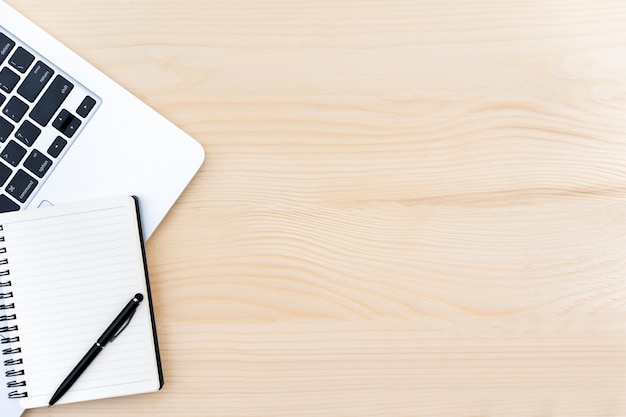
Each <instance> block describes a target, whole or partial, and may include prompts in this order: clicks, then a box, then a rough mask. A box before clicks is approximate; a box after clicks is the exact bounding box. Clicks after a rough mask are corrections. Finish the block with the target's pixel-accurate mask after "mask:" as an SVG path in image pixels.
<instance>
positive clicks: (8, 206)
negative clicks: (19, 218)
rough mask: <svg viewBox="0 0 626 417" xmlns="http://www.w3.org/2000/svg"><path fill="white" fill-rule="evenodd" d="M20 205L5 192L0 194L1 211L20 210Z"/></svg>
mask: <svg viewBox="0 0 626 417" xmlns="http://www.w3.org/2000/svg"><path fill="white" fill-rule="evenodd" d="M19 209H20V206H19V205H17V204H16V203H15V202H14V201H13V200H11V199H10V198H9V197H7V196H6V195H4V194H0V213H6V212H7V211H18V210H19Z"/></svg>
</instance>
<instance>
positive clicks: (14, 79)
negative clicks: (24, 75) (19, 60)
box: [0, 68, 20, 93]
mask: <svg viewBox="0 0 626 417" xmlns="http://www.w3.org/2000/svg"><path fill="white" fill-rule="evenodd" d="M19 81H20V76H19V75H17V74H16V73H14V72H13V71H11V70H10V69H9V68H2V71H0V88H1V89H2V90H3V91H5V92H7V93H10V92H11V91H13V89H14V88H15V86H16V85H17V83H18V82H19Z"/></svg>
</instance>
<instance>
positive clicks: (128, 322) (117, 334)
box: [109, 310, 137, 342]
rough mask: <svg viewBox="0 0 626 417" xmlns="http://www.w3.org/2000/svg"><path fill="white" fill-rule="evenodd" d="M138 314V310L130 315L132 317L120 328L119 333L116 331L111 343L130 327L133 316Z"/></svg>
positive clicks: (110, 340)
mask: <svg viewBox="0 0 626 417" xmlns="http://www.w3.org/2000/svg"><path fill="white" fill-rule="evenodd" d="M136 312H137V310H133V312H132V313H130V316H128V319H127V320H126V322H125V323H124V325H123V326H122V327H120V328H119V330H118V331H116V332H115V333H114V334H113V336H111V339H109V342H112V341H114V340H115V339H116V338H117V336H119V335H120V333H122V332H123V331H124V329H125V328H127V327H128V325H129V324H130V321H131V320H132V318H133V316H134V315H135V313H136Z"/></svg>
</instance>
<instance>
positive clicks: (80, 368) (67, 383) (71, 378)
mask: <svg viewBox="0 0 626 417" xmlns="http://www.w3.org/2000/svg"><path fill="white" fill-rule="evenodd" d="M101 350H102V346H100V345H99V344H98V343H96V344H94V345H93V346H92V347H91V349H89V351H88V352H87V353H86V354H85V356H83V358H82V359H81V360H80V362H78V364H77V365H76V366H75V367H74V369H72V372H70V373H69V375H68V376H67V377H66V378H65V379H64V380H63V382H62V383H61V385H60V386H59V389H57V390H56V392H55V393H54V395H53V396H52V398H51V399H50V405H52V404H54V403H56V402H57V401H58V400H59V399H60V398H61V397H62V396H63V395H64V394H65V393H66V392H67V390H68V389H70V387H71V386H72V385H74V382H76V380H77V379H78V378H79V377H80V376H81V375H82V374H83V372H85V370H86V369H87V367H88V366H89V365H90V364H91V362H93V360H94V359H95V358H96V356H98V353H100V351H101Z"/></svg>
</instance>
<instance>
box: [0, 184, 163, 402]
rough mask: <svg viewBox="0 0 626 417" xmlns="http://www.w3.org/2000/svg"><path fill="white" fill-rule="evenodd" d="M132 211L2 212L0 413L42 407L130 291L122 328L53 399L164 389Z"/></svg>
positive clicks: (115, 204) (107, 207) (79, 206)
mask: <svg viewBox="0 0 626 417" xmlns="http://www.w3.org/2000/svg"><path fill="white" fill-rule="evenodd" d="M138 213H139V212H138V206H137V200H136V199H135V198H133V197H130V196H120V197H110V198H105V199H98V200H93V201H89V202H83V203H76V204H70V205H63V206H55V207H49V208H41V209H33V210H25V211H18V212H10V213H2V214H0V287H1V288H0V289H1V290H2V292H1V295H0V298H1V299H0V343H1V346H2V358H3V360H2V362H1V363H2V364H3V365H4V369H3V372H2V374H1V377H0V381H1V382H2V387H3V391H2V393H4V394H5V396H3V398H2V399H0V410H10V409H15V408H16V405H15V404H16V402H18V403H19V406H20V407H22V408H35V407H42V406H47V405H48V401H49V400H50V397H51V396H52V394H53V393H54V391H55V390H56V389H57V388H58V386H59V384H60V383H61V382H62V381H63V379H64V378H65V377H66V376H67V374H68V373H69V372H70V371H71V370H72V369H73V368H74V366H75V365H76V364H77V363H78V361H79V360H80V359H81V358H82V357H83V355H84V354H85V353H86V352H87V351H88V350H89V348H90V347H91V346H92V345H93V343H94V342H95V341H96V340H97V339H98V337H99V336H100V334H101V333H102V332H103V330H104V329H105V328H106V327H107V326H108V325H109V324H110V323H111V321H112V319H113V318H114V317H115V316H116V315H117V313H119V311H120V310H121V309H122V308H123V307H124V305H125V304H126V303H127V302H128V300H129V299H130V298H131V297H132V296H133V295H134V294H135V293H142V294H144V295H145V296H146V297H145V299H144V302H143V303H141V304H140V306H139V308H138V309H137V312H136V314H135V316H134V317H133V319H132V320H131V322H130V323H129V325H128V327H127V328H126V329H125V330H124V331H123V332H122V333H121V334H120V335H119V337H117V339H115V341H113V342H111V343H109V344H108V345H107V346H106V348H105V349H104V350H103V351H102V353H101V354H100V355H99V356H98V357H97V358H96V360H95V361H94V362H93V363H92V364H91V365H90V366H89V368H88V369H87V370H86V371H85V373H84V374H83V375H82V376H81V377H80V378H79V380H78V381H77V382H76V384H74V386H73V387H72V388H71V389H70V390H69V391H68V392H67V393H66V394H65V396H64V397H63V398H62V399H61V400H60V401H59V402H58V403H59V404H61V403H70V402H78V401H87V400H94V399H100V398H108V397H117V396H124V395H131V394H139V393H146V392H152V391H157V390H159V389H160V388H161V387H162V385H163V374H162V370H161V364H160V357H159V350H158V344H157V338H156V329H155V322H154V314H153V310H152V301H151V297H150V287H149V281H148V273H147V267H146V260H145V252H144V248H143V239H142V237H141V229H140V221H139V214H138ZM146 301H147V302H146ZM0 414H2V413H0Z"/></svg>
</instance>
